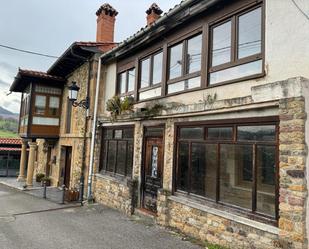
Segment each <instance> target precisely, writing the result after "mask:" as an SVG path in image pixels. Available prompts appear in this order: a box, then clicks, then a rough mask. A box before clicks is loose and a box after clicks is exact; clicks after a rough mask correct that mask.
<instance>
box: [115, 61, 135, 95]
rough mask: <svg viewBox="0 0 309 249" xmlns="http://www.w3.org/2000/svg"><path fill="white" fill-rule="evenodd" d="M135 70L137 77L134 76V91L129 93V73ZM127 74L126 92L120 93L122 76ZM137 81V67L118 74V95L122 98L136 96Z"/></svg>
mask: <svg viewBox="0 0 309 249" xmlns="http://www.w3.org/2000/svg"><path fill="white" fill-rule="evenodd" d="M133 69H134V70H135V76H134V88H133V90H132V91H130V92H129V91H128V88H129V71H131V70H133ZM123 73H125V74H126V82H125V92H124V93H120V75H121V74H123ZM135 79H136V68H135V67H130V68H128V69H126V70H123V71H120V72H118V73H117V86H116V95H118V96H120V97H126V96H130V95H132V96H133V95H134V94H135Z"/></svg>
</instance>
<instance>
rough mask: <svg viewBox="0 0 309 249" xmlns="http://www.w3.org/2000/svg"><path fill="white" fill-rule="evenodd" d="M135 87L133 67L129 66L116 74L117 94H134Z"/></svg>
mask: <svg viewBox="0 0 309 249" xmlns="http://www.w3.org/2000/svg"><path fill="white" fill-rule="evenodd" d="M134 87H135V68H131V69H129V70H126V71H124V72H122V73H119V74H118V83H117V93H118V94H119V95H123V96H124V95H131V96H133V94H134Z"/></svg>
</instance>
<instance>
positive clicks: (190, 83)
mask: <svg viewBox="0 0 309 249" xmlns="http://www.w3.org/2000/svg"><path fill="white" fill-rule="evenodd" d="M200 86H201V77H195V78H192V79H189V80H185V81H180V82H177V83H174V84H169V85H168V90H167V91H168V93H169V94H170V93H175V92H180V91H184V90H187V89H193V88H197V87H200Z"/></svg>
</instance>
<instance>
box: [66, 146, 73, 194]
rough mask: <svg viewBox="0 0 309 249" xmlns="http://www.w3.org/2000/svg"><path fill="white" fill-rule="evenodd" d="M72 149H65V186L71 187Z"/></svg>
mask: <svg viewBox="0 0 309 249" xmlns="http://www.w3.org/2000/svg"><path fill="white" fill-rule="evenodd" d="M71 160H72V147H65V164H64V185H65V186H66V188H69V187H70V176H71Z"/></svg>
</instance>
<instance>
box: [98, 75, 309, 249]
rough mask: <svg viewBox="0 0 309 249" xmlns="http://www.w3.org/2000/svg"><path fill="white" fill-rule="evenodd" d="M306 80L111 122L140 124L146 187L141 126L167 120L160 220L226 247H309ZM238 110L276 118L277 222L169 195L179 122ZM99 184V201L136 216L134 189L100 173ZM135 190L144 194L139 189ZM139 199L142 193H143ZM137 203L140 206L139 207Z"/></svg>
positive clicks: (137, 168) (137, 151) (137, 150)
mask: <svg viewBox="0 0 309 249" xmlns="http://www.w3.org/2000/svg"><path fill="white" fill-rule="evenodd" d="M308 82H309V81H308V80H307V79H304V78H292V79H288V80H285V81H279V82H273V83H270V84H264V85H261V86H255V87H252V88H251V95H250V96H245V97H241V98H237V99H221V100H217V101H215V102H214V103H213V104H211V105H209V104H205V103H194V102H193V103H192V104H189V105H182V106H181V107H179V106H177V105H175V104H174V105H170V104H169V103H166V105H165V106H167V108H166V109H165V110H162V112H161V113H160V114H159V115H158V116H157V117H155V118H153V119H147V120H143V119H142V118H139V120H137V119H138V118H136V117H133V118H132V117H128V116H123V117H119V119H118V121H117V122H116V123H114V124H110V125H116V126H117V125H122V124H126V125H127V124H130V125H132V124H134V125H135V137H134V164H133V175H132V178H133V179H136V180H137V181H138V184H137V186H138V188H139V187H140V186H141V179H142V175H141V173H142V171H141V168H142V153H143V141H144V138H143V136H144V135H143V130H144V127H145V126H155V125H158V124H162V123H164V124H165V135H164V171H163V188H162V189H161V190H159V192H158V199H157V209H158V210H157V211H158V212H157V217H156V220H157V222H158V224H160V225H163V226H167V227H172V228H175V229H178V230H179V231H181V232H183V233H185V234H187V235H189V236H192V237H195V238H198V239H200V240H203V241H204V240H207V241H209V242H212V243H217V244H220V245H223V246H227V247H231V245H233V247H232V248H233V249H234V248H236V249H237V248H256V249H264V248H269V249H275V248H283V249H285V248H290V249H292V248H293V249H306V248H307V234H306V204H307V184H306V167H307V166H306V163H307V160H306V158H307V146H306V143H308V141H306V140H305V127H306V122H307V118H306V113H307V111H308V110H307V109H306V101H305V96H307V95H308ZM261 93H263V94H261ZM307 105H308V104H307ZM190 114H191V115H190ZM235 116H237V118H248V117H251V118H253V117H255V118H262V117H265V116H276V117H278V120H279V134H280V135H279V137H278V141H279V147H278V150H279V179H280V180H279V181H280V182H279V189H280V193H279V194H280V198H279V202H280V205H279V215H280V219H279V221H278V226H273V225H268V224H265V223H263V222H261V221H255V220H253V219H251V218H248V217H247V216H244V215H242V214H240V213H238V212H235V210H234V211H233V210H232V209H229V208H224V207H222V206H216V205H213V204H212V203H207V202H202V201H196V200H194V199H192V198H186V197H185V196H183V195H177V194H176V195H174V194H172V192H173V175H174V171H173V167H174V160H175V159H174V156H173V155H174V150H175V142H176V141H175V136H174V134H175V124H176V123H179V122H194V121H202V122H203V121H209V120H224V119H231V118H233V117H235ZM134 119H136V120H134ZM107 120H108V119H107V118H106V119H104V122H105V123H106V122H107ZM106 125H108V124H106ZM97 153H99V150H97ZM96 157H97V158H98V157H99V156H98V155H97V156H96ZM95 185H96V187H95V190H94V192H95V195H96V200H97V201H98V202H100V203H103V204H105V205H108V206H110V207H113V208H117V209H119V210H122V211H123V212H125V213H129V214H131V212H132V208H133V207H134V205H132V198H130V196H132V192H131V193H130V191H129V188H128V187H127V184H126V183H125V182H123V181H118V180H116V179H115V178H113V177H108V176H105V175H104V176H102V175H100V174H98V175H97V177H96V184H95ZM137 193H140V190H139V191H137ZM137 198H139V199H140V198H141V196H138V197H137ZM130 203H131V204H130ZM137 203H140V202H137ZM138 207H140V206H139V205H137V208H138ZM128 210H130V211H129V212H128Z"/></svg>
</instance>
